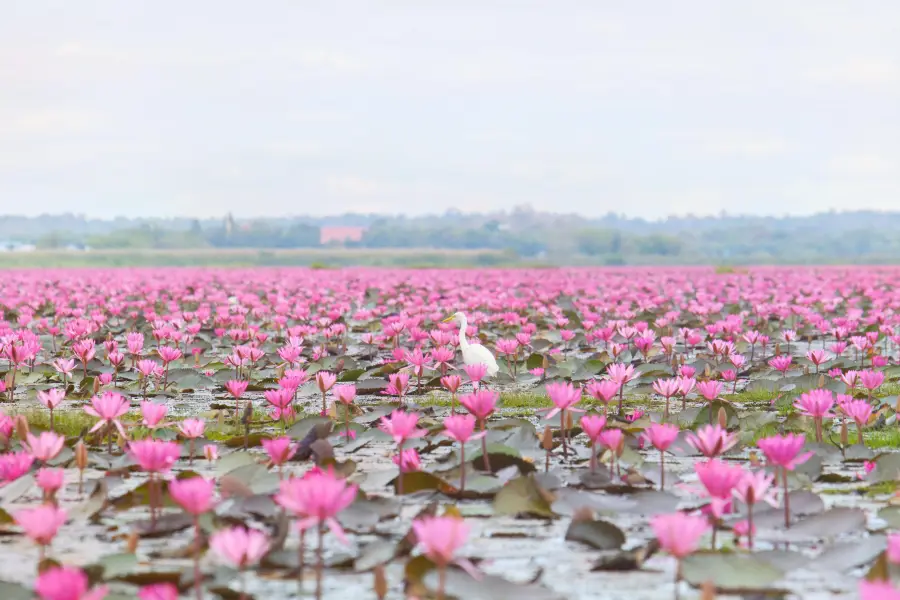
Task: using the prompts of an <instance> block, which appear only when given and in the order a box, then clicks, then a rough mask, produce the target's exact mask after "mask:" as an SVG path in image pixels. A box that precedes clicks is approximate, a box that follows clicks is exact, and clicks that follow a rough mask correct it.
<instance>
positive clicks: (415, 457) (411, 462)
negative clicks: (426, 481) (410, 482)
mask: <svg viewBox="0 0 900 600" xmlns="http://www.w3.org/2000/svg"><path fill="white" fill-rule="evenodd" d="M391 460H392V461H394V464H395V465H397V466H398V467H399V468H400V471H402V472H403V473H410V472H412V471H418V470H420V469H421V467H422V461H421V460H420V459H419V453H418V452H416V449H415V448H409V449H407V450H401V451H400V452H399V453H398V454H395V455H394V456H392V457H391Z"/></svg>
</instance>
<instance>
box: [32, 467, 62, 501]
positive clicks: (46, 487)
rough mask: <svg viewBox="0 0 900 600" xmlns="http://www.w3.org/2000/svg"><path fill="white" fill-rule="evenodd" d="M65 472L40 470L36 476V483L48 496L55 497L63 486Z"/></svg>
mask: <svg viewBox="0 0 900 600" xmlns="http://www.w3.org/2000/svg"><path fill="white" fill-rule="evenodd" d="M64 477H65V471H63V470H62V469H48V468H46V467H44V468H43V469H38V472H37V473H36V474H35V477H34V478H35V481H36V482H37V484H38V487H39V488H41V489H42V490H43V491H44V493H45V494H47V495H48V496H51V497H52V496H53V494H55V493H56V492H57V490H59V488H61V487H62V486H63V481H64Z"/></svg>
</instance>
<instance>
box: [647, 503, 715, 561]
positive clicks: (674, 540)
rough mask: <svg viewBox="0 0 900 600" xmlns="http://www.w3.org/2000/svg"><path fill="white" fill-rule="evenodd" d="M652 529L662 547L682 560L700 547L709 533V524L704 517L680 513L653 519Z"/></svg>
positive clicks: (651, 522) (651, 521) (658, 516)
mask: <svg viewBox="0 0 900 600" xmlns="http://www.w3.org/2000/svg"><path fill="white" fill-rule="evenodd" d="M650 527H651V528H652V529H653V535H655V536H656V539H657V540H658V541H659V545H660V547H661V548H662V549H663V550H665V551H666V552H668V553H669V554H671V555H672V556H674V557H675V558H677V559H678V560H681V559H683V558H685V557H686V556H689V555H690V554H692V553H693V552H695V551H696V550H697V548H699V547H700V538H702V537H703V536H704V534H706V532H707V531H709V522H707V520H706V519H705V518H704V517H699V516H693V515H688V514H685V513H680V512H679V513H672V514H668V515H657V516H655V517H653V518H652V519H651V520H650Z"/></svg>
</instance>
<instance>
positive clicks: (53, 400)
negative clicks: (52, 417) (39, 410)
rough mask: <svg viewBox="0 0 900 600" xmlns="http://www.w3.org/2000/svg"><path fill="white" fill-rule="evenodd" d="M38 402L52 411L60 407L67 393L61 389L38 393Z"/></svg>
mask: <svg viewBox="0 0 900 600" xmlns="http://www.w3.org/2000/svg"><path fill="white" fill-rule="evenodd" d="M37 397H38V401H39V402H40V403H41V404H43V405H44V406H45V407H47V408H48V409H50V410H53V409H55V408H56V407H57V406H59V403H60V402H62V401H63V399H64V398H65V397H66V391H65V390H64V389H61V388H53V389H50V390H46V391H39V392H38V393H37Z"/></svg>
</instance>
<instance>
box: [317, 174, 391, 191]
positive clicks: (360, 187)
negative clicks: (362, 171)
mask: <svg viewBox="0 0 900 600" xmlns="http://www.w3.org/2000/svg"><path fill="white" fill-rule="evenodd" d="M387 188H388V186H387V185H386V184H385V183H383V182H380V181H375V180H374V179H367V178H365V177H359V176H356V175H331V176H329V177H327V178H326V179H325V190H326V191H327V192H329V193H330V194H336V195H339V196H374V195H377V194H382V193H384V192H385V191H387Z"/></svg>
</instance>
